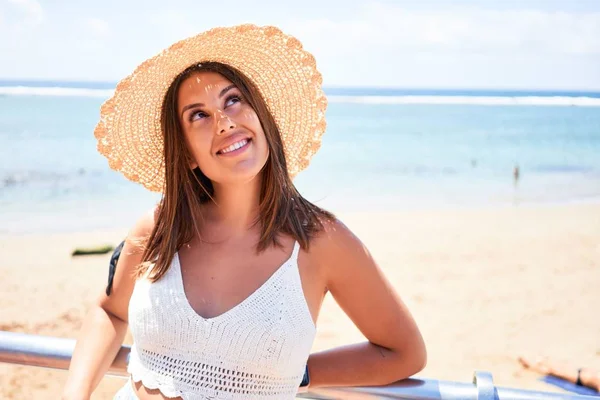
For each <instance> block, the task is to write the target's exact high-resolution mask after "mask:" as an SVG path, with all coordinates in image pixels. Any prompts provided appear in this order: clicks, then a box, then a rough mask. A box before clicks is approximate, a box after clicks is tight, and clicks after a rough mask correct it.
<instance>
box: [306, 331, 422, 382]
mask: <svg viewBox="0 0 600 400" xmlns="http://www.w3.org/2000/svg"><path fill="white" fill-rule="evenodd" d="M424 366H425V354H417V353H415V352H411V353H410V354H409V353H407V354H404V355H403V354H401V353H400V352H395V351H392V350H389V349H386V348H384V347H381V346H377V345H375V344H373V343H370V342H365V343H359V344H354V345H349V346H344V347H337V348H334V349H331V350H326V351H322V352H319V353H314V354H311V355H310V357H309V359H308V369H309V375H310V387H323V386H327V387H333V386H380V385H387V384H389V383H392V382H395V381H398V380H401V379H404V378H408V377H409V376H411V375H414V374H416V373H417V372H419V371H420V370H421V369H423V367H424Z"/></svg>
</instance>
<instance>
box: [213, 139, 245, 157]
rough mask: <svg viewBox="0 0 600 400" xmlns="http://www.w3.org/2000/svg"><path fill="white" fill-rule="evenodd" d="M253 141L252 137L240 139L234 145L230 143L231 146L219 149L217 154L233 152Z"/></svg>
mask: <svg viewBox="0 0 600 400" xmlns="http://www.w3.org/2000/svg"><path fill="white" fill-rule="evenodd" d="M251 141H252V139H250V138H247V139H242V140H238V141H237V142H235V143H233V144H232V145H229V146H227V147H225V148H224V149H221V150H219V151H217V154H218V155H225V154H229V153H233V152H234V151H236V150H239V149H241V148H244V147H246V146H248V144H249V143H250V142H251Z"/></svg>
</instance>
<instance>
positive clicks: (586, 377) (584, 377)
mask: <svg viewBox="0 0 600 400" xmlns="http://www.w3.org/2000/svg"><path fill="white" fill-rule="evenodd" d="M519 363H520V364H521V365H522V366H523V367H524V368H526V369H530V370H532V371H535V372H538V373H540V374H544V375H552V376H555V377H557V378H560V379H564V380H566V381H568V382H571V383H574V384H576V385H577V386H585V387H588V388H591V389H594V390H596V391H597V392H600V372H599V371H595V370H593V369H591V368H578V369H576V368H570V367H569V366H567V365H564V364H561V363H558V362H555V361H548V360H545V359H539V360H536V361H533V360H531V359H529V358H526V357H519Z"/></svg>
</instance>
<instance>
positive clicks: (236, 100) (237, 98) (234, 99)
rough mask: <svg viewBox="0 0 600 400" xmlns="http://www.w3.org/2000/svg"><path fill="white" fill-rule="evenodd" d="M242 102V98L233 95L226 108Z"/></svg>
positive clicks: (227, 101)
mask: <svg viewBox="0 0 600 400" xmlns="http://www.w3.org/2000/svg"><path fill="white" fill-rule="evenodd" d="M241 101H242V98H241V97H240V96H238V95H237V94H234V95H231V96H229V97H228V98H227V100H225V107H229V106H231V105H234V104H235V103H239V102H241Z"/></svg>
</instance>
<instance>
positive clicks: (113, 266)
mask: <svg viewBox="0 0 600 400" xmlns="http://www.w3.org/2000/svg"><path fill="white" fill-rule="evenodd" d="M124 244H125V241H124V240H123V241H122V242H121V243H120V244H119V245H118V246H117V248H116V249H115V250H114V251H113V253H112V256H111V257H110V264H109V267H108V285H107V286H106V295H107V296H110V292H111V291H112V285H113V279H114V278H115V272H116V270H117V262H118V261H119V257H120V256H121V250H122V249H123V245H124Z"/></svg>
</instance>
